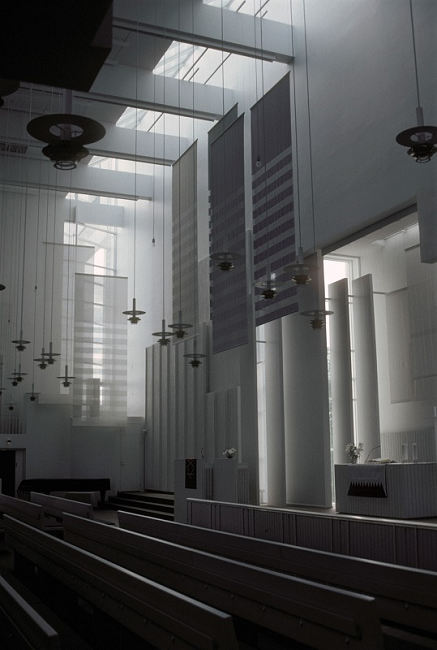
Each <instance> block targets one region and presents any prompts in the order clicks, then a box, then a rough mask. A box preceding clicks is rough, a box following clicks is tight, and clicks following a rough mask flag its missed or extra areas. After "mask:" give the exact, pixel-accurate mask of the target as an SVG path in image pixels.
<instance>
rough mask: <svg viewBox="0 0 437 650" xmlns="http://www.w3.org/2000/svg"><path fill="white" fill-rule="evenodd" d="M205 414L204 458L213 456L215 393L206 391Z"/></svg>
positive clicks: (214, 454)
mask: <svg viewBox="0 0 437 650" xmlns="http://www.w3.org/2000/svg"><path fill="white" fill-rule="evenodd" d="M205 409H206V415H205V421H206V425H205V442H204V450H203V453H204V456H205V458H206V459H208V460H209V459H211V458H215V456H216V453H215V393H208V394H207V396H206V407H205Z"/></svg>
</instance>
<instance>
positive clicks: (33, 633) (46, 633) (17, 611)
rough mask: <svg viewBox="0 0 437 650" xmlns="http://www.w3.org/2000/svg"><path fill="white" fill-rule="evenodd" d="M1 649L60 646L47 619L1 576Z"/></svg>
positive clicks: (32, 649)
mask: <svg viewBox="0 0 437 650" xmlns="http://www.w3.org/2000/svg"><path fill="white" fill-rule="evenodd" d="M0 647H1V648H2V650H60V648H61V646H60V642H59V636H58V633H57V631H56V630H54V629H53V628H52V627H51V626H50V625H49V623H47V621H45V620H44V619H43V618H42V617H41V616H40V614H38V612H36V611H35V609H34V608H33V607H32V606H31V605H30V604H29V603H28V602H26V600H24V598H22V596H21V595H20V594H19V593H18V592H17V591H16V590H15V589H14V588H13V587H12V585H11V584H10V583H9V582H8V581H7V580H6V579H5V578H4V577H3V576H0Z"/></svg>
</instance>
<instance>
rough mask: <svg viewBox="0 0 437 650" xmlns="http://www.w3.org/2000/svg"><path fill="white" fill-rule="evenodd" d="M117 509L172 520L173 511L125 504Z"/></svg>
mask: <svg viewBox="0 0 437 650" xmlns="http://www.w3.org/2000/svg"><path fill="white" fill-rule="evenodd" d="M117 509H118V510H123V511H125V512H133V513H136V514H140V515H147V516H149V517H155V518H157V519H170V520H173V518H174V517H173V513H170V512H160V511H159V510H148V509H147V508H138V507H136V506H126V505H122V506H120V507H119V508H117Z"/></svg>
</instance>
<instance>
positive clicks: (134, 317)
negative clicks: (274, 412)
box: [123, 1, 146, 325]
mask: <svg viewBox="0 0 437 650" xmlns="http://www.w3.org/2000/svg"><path fill="white" fill-rule="evenodd" d="M138 26H139V2H138V1H137V32H136V37H137V38H136V70H135V150H134V201H135V203H134V232H133V267H134V272H133V276H134V281H133V295H134V296H135V293H136V262H137V203H138V197H137V162H138V161H137V152H138V41H139V29H138ZM145 313H146V312H145V311H142V310H140V309H137V299H136V298H135V297H133V298H132V309H130V310H128V311H124V312H123V314H125V315H126V316H130V318H128V321H129V322H130V324H131V325H136V324H137V323H139V322H140V320H141V318H139V316H142V315H143V314H145Z"/></svg>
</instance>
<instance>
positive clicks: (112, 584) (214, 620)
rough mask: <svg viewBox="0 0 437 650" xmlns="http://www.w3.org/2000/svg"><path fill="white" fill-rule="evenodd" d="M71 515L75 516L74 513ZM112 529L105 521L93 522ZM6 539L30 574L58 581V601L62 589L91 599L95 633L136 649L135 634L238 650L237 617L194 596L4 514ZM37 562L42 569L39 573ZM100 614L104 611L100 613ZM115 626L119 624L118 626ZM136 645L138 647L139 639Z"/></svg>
mask: <svg viewBox="0 0 437 650" xmlns="http://www.w3.org/2000/svg"><path fill="white" fill-rule="evenodd" d="M69 516H70V517H71V516H72V515H69ZM76 519H77V520H78V521H87V522H88V523H93V524H95V525H96V526H102V527H103V528H106V529H107V530H113V529H112V528H111V527H107V526H105V525H104V524H99V523H97V522H90V521H89V520H86V519H82V518H79V517H76ZM4 529H5V543H6V544H7V545H8V546H9V547H10V548H11V549H13V551H14V555H15V562H16V563H17V562H18V564H20V562H21V561H22V558H24V565H26V563H28V564H30V571H29V575H30V576H31V577H32V578H33V579H34V580H38V576H39V575H40V576H41V577H40V579H39V584H40V585H41V587H42V588H46V585H47V583H49V582H51V581H52V582H53V583H54V584H55V585H56V588H54V587H52V586H50V590H51V591H53V590H54V591H55V592H56V594H57V597H58V600H59V601H63V600H64V598H63V591H62V590H65V594H66V596H65V597H66V599H68V596H67V593H68V592H69V591H70V592H72V593H74V594H75V599H74V601H73V600H72V599H71V597H70V598H69V602H70V606H73V602H79V601H80V602H81V603H82V607H84V603H88V608H90V609H91V610H92V611H93V612H94V618H93V621H94V627H93V630H94V632H95V633H96V634H101V635H105V634H107V628H108V626H109V627H110V628H111V632H112V636H116V638H117V649H118V650H131V648H132V647H133V646H132V635H134V638H135V639H137V640H138V639H142V640H144V641H146V642H147V643H149V644H150V645H151V646H152V647H154V648H162V649H163V650H164V649H166V650H168V648H175V649H177V648H184V649H188V648H199V650H200V649H201V650H208V649H210V648H214V649H217V650H219V649H222V650H237V648H238V644H237V641H236V637H235V630H234V625H233V620H232V617H231V616H229V615H228V614H225V613H223V612H222V611H220V610H218V609H215V608H212V607H209V606H207V605H205V604H203V603H200V602H198V601H196V600H194V599H193V598H190V597H188V596H184V595H182V594H180V593H177V592H175V591H173V590H171V589H168V588H166V587H165V586H162V585H159V584H157V583H155V582H152V581H151V580H148V579H146V578H144V577H142V576H140V575H137V574H135V573H133V572H131V571H129V570H127V569H125V568H123V567H121V566H117V565H115V564H113V563H111V562H109V561H107V560H105V559H103V558H100V557H97V556H96V555H94V554H92V553H89V552H87V551H85V550H83V549H80V548H78V547H77V546H73V545H72V544H69V543H67V542H65V541H64V540H61V539H58V538H56V537H53V536H51V535H49V534H47V533H45V532H44V531H41V530H38V529H36V528H32V527H31V526H28V525H27V524H25V523H23V522H21V521H18V520H17V519H14V518H13V517H9V516H7V515H5V516H4ZM35 567H36V568H37V570H36V572H35ZM98 613H101V616H100V615H98ZM114 626H115V629H113V628H114ZM136 643H137V645H136V646H134V647H139V646H138V642H136Z"/></svg>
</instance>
